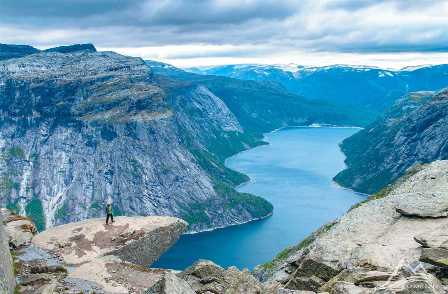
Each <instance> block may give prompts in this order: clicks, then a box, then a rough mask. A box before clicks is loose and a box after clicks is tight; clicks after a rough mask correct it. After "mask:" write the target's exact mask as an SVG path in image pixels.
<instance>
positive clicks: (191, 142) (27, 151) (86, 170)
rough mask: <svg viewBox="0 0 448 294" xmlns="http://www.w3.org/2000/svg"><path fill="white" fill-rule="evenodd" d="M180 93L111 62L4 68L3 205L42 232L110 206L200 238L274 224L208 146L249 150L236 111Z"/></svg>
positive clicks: (106, 55)
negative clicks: (208, 231) (223, 229)
mask: <svg viewBox="0 0 448 294" xmlns="http://www.w3.org/2000/svg"><path fill="white" fill-rule="evenodd" d="M175 88H176V89H177V90H176V91H170V89H169V87H168V86H166V87H165V89H162V87H161V85H160V84H157V83H156V82H155V81H154V79H153V77H152V74H151V71H150V69H149V68H148V67H147V66H146V64H145V63H144V62H143V61H142V60H141V59H138V58H131V57H125V56H121V55H118V54H115V53H111V52H92V50H87V51H86V50H83V51H76V52H70V53H66V54H62V53H59V52H43V53H39V54H34V55H29V56H26V57H23V58H18V59H10V60H6V61H3V62H1V63H0V97H1V99H0V150H1V152H2V157H1V160H0V177H1V191H0V193H1V194H0V196H1V197H0V202H1V205H7V206H8V207H9V208H11V209H13V210H15V211H17V212H20V213H21V214H26V215H30V216H32V217H33V219H34V220H35V221H36V223H37V225H38V227H39V229H42V228H44V227H45V226H47V227H51V226H53V225H55V224H61V223H67V222H73V221H78V220H81V219H85V218H90V217H94V216H100V215H103V213H104V203H105V202H106V201H107V200H108V199H109V198H110V199H112V200H113V203H114V208H115V210H116V211H115V213H116V214H126V215H160V214H163V215H173V216H179V217H182V218H184V219H186V220H187V221H188V222H190V224H191V227H190V229H191V230H201V229H205V228H211V227H217V226H225V225H230V224H235V223H238V222H245V221H248V220H251V219H254V218H259V217H264V216H266V215H268V214H269V213H270V212H271V211H272V206H271V205H270V204H269V203H268V202H266V201H264V200H263V199H261V198H258V197H255V196H252V195H247V194H239V193H237V192H236V191H234V190H233V188H232V186H233V185H234V184H237V183H240V182H241V181H244V179H245V178H244V177H243V176H241V175H240V174H237V173H234V172H231V171H229V170H227V169H226V168H225V167H223V166H222V164H221V163H220V162H219V161H218V160H217V159H216V157H215V156H213V155H212V154H211V153H210V152H209V151H208V149H207V146H205V144H204V143H203V142H205V141H207V140H206V138H208V136H210V135H208V134H212V135H213V136H214V137H215V138H217V139H216V142H219V143H221V144H222V145H223V148H224V149H225V150H227V149H229V144H230V143H232V144H233V143H234V141H237V142H239V143H238V144H241V145H243V143H244V142H245V139H244V138H246V137H248V136H245V135H244V133H243V130H242V128H241V126H240V125H239V122H238V121H237V120H236V119H235V117H234V115H233V114H232V112H231V111H230V110H229V109H228V108H227V107H226V105H225V104H224V103H223V102H222V101H221V100H220V98H218V97H216V96H215V95H213V94H212V93H211V92H210V91H209V90H208V89H206V88H205V87H200V86H198V85H194V86H188V87H183V88H182V87H177V86H176V87H175ZM192 113H194V114H195V115H192ZM238 137H241V139H234V138H238ZM221 138H226V139H227V140H221ZM246 141H250V140H249V139H247V140H246ZM254 141H255V140H254V139H252V141H250V142H254ZM218 179H219V180H218Z"/></svg>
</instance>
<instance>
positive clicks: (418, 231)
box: [256, 161, 448, 293]
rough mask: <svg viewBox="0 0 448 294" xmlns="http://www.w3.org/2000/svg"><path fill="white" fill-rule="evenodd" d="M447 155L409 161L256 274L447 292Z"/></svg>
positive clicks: (379, 289) (308, 282) (314, 285)
mask: <svg viewBox="0 0 448 294" xmlns="http://www.w3.org/2000/svg"><path fill="white" fill-rule="evenodd" d="M447 232H448V161H435V162H433V163H431V164H430V165H427V166H420V167H415V168H414V169H413V170H411V171H409V172H408V174H407V175H406V176H404V177H402V178H401V179H400V180H399V181H398V182H396V183H395V184H394V185H392V186H389V187H387V188H385V189H384V190H383V191H382V192H381V193H378V194H376V195H373V196H372V197H371V198H370V199H369V200H368V201H366V202H365V203H361V204H359V205H358V206H357V207H354V208H352V209H351V210H350V211H349V212H348V213H347V214H346V215H344V216H343V217H342V218H341V219H340V220H338V221H337V222H335V223H333V224H329V225H326V226H324V227H323V228H321V229H320V230H319V231H318V232H316V233H315V234H314V235H312V236H310V237H309V238H308V239H306V240H304V241H303V242H302V243H301V244H299V245H298V246H296V247H294V248H290V249H289V250H288V251H285V252H284V253H283V254H282V255H281V256H279V257H278V258H277V259H276V260H274V261H273V262H272V263H270V264H266V265H264V266H261V267H259V268H257V270H256V274H257V275H258V276H259V278H261V279H262V280H267V281H277V282H279V283H281V284H282V285H284V286H285V287H286V288H288V289H297V290H309V291H313V292H330V293H447V291H448V287H447V285H448V245H447V244H448V233H447Z"/></svg>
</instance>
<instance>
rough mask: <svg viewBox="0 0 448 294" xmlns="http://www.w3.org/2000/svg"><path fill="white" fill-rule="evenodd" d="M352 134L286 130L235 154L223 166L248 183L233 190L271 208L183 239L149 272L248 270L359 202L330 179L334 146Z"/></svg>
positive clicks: (338, 161) (337, 154) (337, 163)
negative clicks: (203, 267) (203, 265)
mask: <svg viewBox="0 0 448 294" xmlns="http://www.w3.org/2000/svg"><path fill="white" fill-rule="evenodd" d="M357 131H358V130H357V129H354V128H307V127H303V128H288V129H283V130H280V131H276V132H273V133H269V134H267V135H266V137H265V140H266V141H267V142H269V145H264V146H260V147H257V148H254V149H251V150H248V151H244V152H241V153H239V154H237V155H235V156H233V157H231V158H229V159H228V160H227V162H226V165H227V166H228V167H230V168H232V169H234V170H237V171H240V172H243V173H245V174H247V175H248V176H249V177H250V178H251V181H250V182H249V183H246V184H244V185H242V186H241V187H240V188H239V189H238V190H239V191H241V192H249V193H253V194H255V195H259V196H262V197H264V198H265V199H267V200H269V201H270V202H271V203H272V204H273V205H274V214H273V216H272V217H269V218H267V219H264V220H261V221H256V222H251V223H248V224H244V225H239V226H233V227H228V228H224V229H219V230H215V231H211V232H204V233H199V234H193V235H183V236H182V237H181V238H180V240H179V242H178V243H176V245H174V246H173V247H172V248H171V249H170V250H169V251H168V252H167V253H165V254H164V255H163V256H162V257H161V258H160V260H159V261H158V262H156V263H155V264H153V267H163V268H172V269H184V268H186V267H188V266H189V265H191V264H192V263H193V262H195V261H196V260H198V259H209V260H212V261H214V262H215V263H217V264H219V265H221V266H224V267H228V266H231V265H235V266H237V267H239V268H244V267H247V268H249V269H252V268H253V267H255V266H256V265H258V264H262V263H264V262H267V261H269V260H271V259H272V258H273V257H274V256H275V255H277V254H278V253H279V252H280V251H281V250H283V249H284V248H285V247H287V246H291V245H295V244H297V243H299V242H300V241H301V240H302V239H304V238H305V237H306V236H307V235H309V234H310V233H311V232H313V231H315V230H316V229H318V228H319V227H320V226H321V225H323V224H325V223H327V222H329V221H332V220H334V219H336V218H338V217H339V216H341V215H342V214H343V213H344V212H345V211H346V210H347V209H348V208H350V207H351V206H352V205H353V204H355V203H357V202H359V201H361V200H363V199H364V198H365V196H364V195H360V194H357V193H355V192H353V191H351V190H347V189H344V188H341V187H339V186H337V185H336V184H335V183H334V182H333V181H332V178H333V177H334V176H335V175H336V174H337V173H338V172H339V171H340V170H342V169H343V168H344V155H343V154H342V152H341V151H340V149H339V145H338V144H339V143H340V142H341V141H342V140H343V139H344V138H346V137H348V136H350V135H352V134H354V133H355V132H357Z"/></svg>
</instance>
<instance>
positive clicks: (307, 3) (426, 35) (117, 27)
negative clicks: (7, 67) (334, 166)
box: [0, 0, 448, 58]
mask: <svg viewBox="0 0 448 294" xmlns="http://www.w3.org/2000/svg"><path fill="white" fill-rule="evenodd" d="M0 1H1V4H0V6H1V7H0V42H8V43H30V44H32V45H36V46H40V47H49V46H53V45H59V44H67V43H79V42H92V43H94V44H95V45H97V46H99V47H113V48H120V47H126V48H133V47H154V46H157V47H159V46H174V45H181V46H190V45H196V46H201V45H202V44H205V45H210V46H224V47H223V48H227V47H225V46H229V45H230V46H234V47H232V48H230V49H228V51H225V50H224V51H223V50H211V51H209V52H208V51H200V52H197V53H195V52H194V50H189V51H188V52H185V51H182V52H177V53H176V52H172V55H173V56H176V57H178V58H194V57H204V56H211V57H213V56H217V57H222V56H229V57H230V56H251V55H257V56H262V55H263V54H264V55H266V56H268V55H269V54H270V53H278V52H281V51H285V52H291V51H294V50H297V51H311V52H360V53H364V52H414V51H417V52H448V46H447V45H446V44H448V18H447V17H446V15H448V3H447V2H446V1H444V0H440V1H437V0H433V1H429V0H421V1H408V0H383V1H380V0H321V1H315V0H302V1H298V0H258V1H257V0H145V1H144V0H128V1H122V0H76V1H75V0H40V1H36V0H30V1H17V0H15V1H13V0H0Z"/></svg>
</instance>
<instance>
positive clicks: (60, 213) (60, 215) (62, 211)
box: [55, 202, 69, 220]
mask: <svg viewBox="0 0 448 294" xmlns="http://www.w3.org/2000/svg"><path fill="white" fill-rule="evenodd" d="M68 211H69V207H68V204H67V203H66V202H64V203H63V204H62V206H61V207H59V208H58V210H56V213H55V219H56V220H63V219H65V217H66V215H67V214H68Z"/></svg>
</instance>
